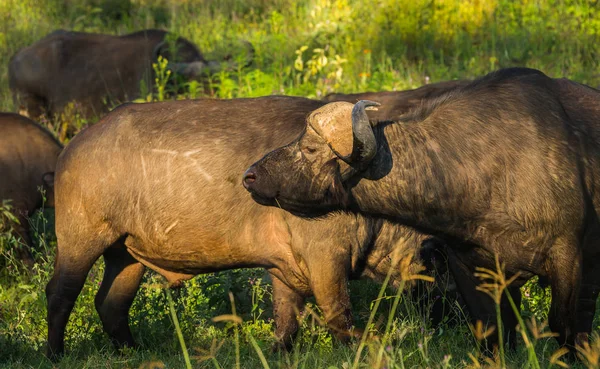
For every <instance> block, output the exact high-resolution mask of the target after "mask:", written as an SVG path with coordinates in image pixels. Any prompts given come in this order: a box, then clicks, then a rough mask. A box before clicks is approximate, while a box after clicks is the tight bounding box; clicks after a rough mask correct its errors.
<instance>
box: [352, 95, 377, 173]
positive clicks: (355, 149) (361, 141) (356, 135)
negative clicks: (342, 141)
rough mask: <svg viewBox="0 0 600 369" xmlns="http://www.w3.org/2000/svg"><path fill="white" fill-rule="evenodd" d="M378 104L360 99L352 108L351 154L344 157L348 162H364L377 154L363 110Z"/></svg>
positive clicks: (365, 113)
mask: <svg viewBox="0 0 600 369" xmlns="http://www.w3.org/2000/svg"><path fill="white" fill-rule="evenodd" d="M380 105H381V104H380V103H377V102H374V101H369V100H360V101H359V102H357V103H356V104H355V105H354V107H353V108H352V138H353V145H352V154H350V157H347V158H344V161H345V162H347V163H348V164H354V165H356V164H359V165H363V164H366V163H368V162H370V161H371V159H373V158H374V157H375V154H377V140H376V139H375V134H374V133H373V128H372V127H371V123H370V122H369V117H368V116H367V112H366V111H365V110H366V109H368V108H369V107H375V106H380Z"/></svg>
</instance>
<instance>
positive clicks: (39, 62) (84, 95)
mask: <svg viewBox="0 0 600 369" xmlns="http://www.w3.org/2000/svg"><path fill="white" fill-rule="evenodd" d="M249 46H250V45H249ZM173 51H175V54H173ZM158 56H163V57H165V58H167V59H168V60H169V61H170V65H169V68H170V69H171V70H173V71H174V72H176V73H178V74H180V75H183V77H184V78H185V79H187V80H192V79H196V78H200V77H205V76H206V74H207V73H208V74H210V73H215V72H217V71H219V70H221V68H222V65H221V63H220V62H218V61H208V60H206V59H205V58H204V56H203V55H202V53H201V52H200V50H198V48H197V47H196V46H195V45H194V44H192V43H191V42H190V41H188V40H186V39H184V38H182V37H177V38H175V40H174V42H169V35H168V33H167V32H166V31H162V30H156V29H148V30H143V31H139V32H135V33H131V34H128V35H124V36H113V35H104V34H95V33H83V32H70V31H65V30H58V31H54V32H52V33H50V34H49V35H48V36H46V37H44V38H43V39H41V40H39V41H37V42H36V43H34V44H33V45H31V46H28V47H25V48H23V49H21V50H20V51H18V52H17V53H16V54H15V55H14V56H13V57H12V58H11V60H10V63H9V84H10V88H11V90H12V92H13V97H14V100H15V105H17V107H19V109H21V110H22V111H24V112H25V113H26V114H27V115H28V116H30V117H32V118H37V117H39V116H41V115H46V116H47V117H48V118H53V117H54V115H55V114H58V113H60V112H61V111H63V109H64V108H65V107H66V106H67V104H69V103H70V102H76V103H78V105H79V106H78V109H79V110H80V111H81V112H82V113H83V115H84V116H86V117H93V116H100V115H102V114H103V113H105V112H107V111H108V109H109V108H111V107H112V106H114V105H116V104H118V103H122V102H125V101H130V100H133V99H135V98H137V97H139V95H140V90H141V88H142V83H143V84H144V85H145V86H146V87H147V88H148V89H150V90H151V89H152V86H153V84H154V77H153V73H154V72H153V69H152V63H155V62H156V60H157V58H158ZM233 65H234V63H229V65H228V67H233Z"/></svg>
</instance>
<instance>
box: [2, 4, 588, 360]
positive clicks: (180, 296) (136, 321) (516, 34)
mask: <svg viewBox="0 0 600 369" xmlns="http://www.w3.org/2000/svg"><path fill="white" fill-rule="evenodd" d="M151 27H157V28H166V29H169V30H171V31H173V32H175V33H177V34H178V35H180V36H183V37H186V38H188V39H190V40H192V41H193V42H195V43H196V44H197V45H198V46H199V47H200V48H201V50H202V51H203V52H204V53H205V54H207V56H209V57H211V58H220V57H222V56H223V55H226V54H228V53H229V52H230V49H231V48H232V47H233V50H234V54H236V55H237V54H241V50H242V49H243V47H241V45H239V43H237V42H236V41H237V40H239V39H246V40H248V41H250V42H252V43H253V45H254V46H255V48H256V58H255V63H254V65H253V66H252V67H251V68H248V69H245V70H239V71H235V72H232V73H222V74H220V75H218V76H215V78H214V81H213V84H212V86H211V88H212V94H213V95H214V96H216V97H221V98H230V97H246V96H261V95H269V94H289V95H300V96H308V97H314V98H318V97H320V96H323V95H325V94H327V93H329V92H334V91H338V92H339V91H341V92H358V91H364V90H394V89H396V90H400V89H408V88H415V87H418V86H420V85H422V84H424V83H428V82H436V81H442V80H448V79H457V78H474V77H477V76H480V75H482V74H484V73H487V72H489V71H491V70H494V69H497V68H499V67H507V66H517V65H521V66H528V67H533V68H538V69H541V70H542V71H544V72H545V73H547V74H549V75H550V76H553V77H569V78H572V79H574V80H576V81H579V82H583V83H586V84H589V85H591V86H593V87H598V86H599V85H600V69H599V63H600V62H599V60H600V55H599V47H600V46H599V45H600V42H599V41H600V40H599V38H600V6H599V5H598V2H597V1H585V0H571V1H567V0H525V1H521V2H513V1H510V0H468V1H460V0H445V1H442V0H404V1H401V0H377V1H358V0H305V1H292V0H248V1H243V0H222V1H210V0H172V1H166V0H132V1H131V2H128V1H119V0H68V1H67V0H65V1H62V0H0V51H1V52H0V110H2V111H12V110H14V108H15V107H14V106H13V102H12V98H11V96H10V91H9V90H8V76H7V65H8V60H9V58H10V56H11V55H12V54H14V53H15V52H16V51H17V50H18V49H20V48H22V47H24V46H26V45H28V44H31V43H32V42H34V41H36V40H38V39H39V38H41V37H43V36H44V35H46V34H47V33H49V32H51V31H53V30H55V29H57V28H66V29H72V30H77V31H89V32H105V33H113V34H123V33H128V32H132V31H135V30H139V29H142V28H151ZM67 83H68V82H67ZM200 91H201V89H200V88H199V87H198V86H197V85H195V84H191V85H189V86H187V88H186V93H185V94H184V95H181V96H179V97H178V98H185V97H197V96H200ZM166 93H167V95H166V96H160V98H161V99H162V98H163V97H164V98H167V99H168V98H174V97H175V96H172V95H171V96H169V95H168V94H169V91H166ZM158 98H159V96H157V95H156V94H154V95H152V96H150V97H149V99H158ZM76 118H77V117H75V116H73V115H69V114H67V115H66V116H65V117H63V119H64V120H72V119H76ZM81 123H85V122H78V124H81ZM0 213H1V212H0ZM45 214H46V216H45V217H39V216H38V217H34V219H32V222H34V223H35V225H36V227H35V228H36V229H38V230H39V232H38V233H39V235H38V236H39V237H36V238H37V239H40V240H41V242H40V245H39V247H38V249H37V250H38V251H37V255H36V260H37V261H38V265H37V267H36V270H35V271H34V273H32V274H29V273H25V272H23V271H22V270H20V269H19V266H18V263H17V262H16V261H15V258H14V256H13V253H14V247H16V246H15V245H16V241H15V240H14V238H13V236H11V234H10V232H9V230H4V231H0V232H3V233H0V246H1V250H2V253H3V256H1V257H0V367H2V368H5V367H6V368H21V367H23V368H29V367H34V368H46V367H47V368H51V367H53V365H52V364H51V363H50V362H49V361H47V360H46V359H45V357H44V355H43V351H44V348H45V347H44V346H45V340H46V328H47V326H46V318H45V316H46V300H45V295H44V288H45V284H46V283H47V281H48V279H49V278H50V276H51V273H52V263H53V259H54V257H53V255H54V253H55V247H56V244H55V241H54V239H53V235H52V232H51V230H52V228H53V227H52V212H46V213H45ZM46 218H48V219H49V222H48V223H46V222H45V219H46ZM42 235H45V236H43V237H42ZM46 236H47V237H46ZM101 275H102V264H101V263H99V264H98V265H97V266H96V267H95V268H94V270H93V271H92V272H91V273H90V276H89V278H88V283H87V284H86V286H85V288H84V290H83V292H82V294H81V296H80V297H79V300H78V302H77V305H76V307H75V310H74V313H73V315H72V316H71V320H70V323H69V325H68V330H67V356H66V357H65V358H64V359H63V360H62V361H61V362H60V363H59V364H58V367H60V368H80V367H86V368H87V367H90V368H92V367H93V368H96V367H102V368H123V367H126V368H138V367H145V368H151V367H166V368H179V367H185V362H184V358H183V355H182V352H181V346H180V342H179V340H178V335H177V332H176V330H175V328H174V324H173V322H172V320H171V315H170V314H171V312H170V309H169V303H168V300H167V297H166V295H165V292H164V291H163V290H162V288H161V287H160V286H161V285H162V279H161V278H160V277H158V276H156V275H154V274H151V273H148V274H147V275H146V277H145V281H144V283H143V286H142V288H141V289H140V291H139V293H138V297H137V298H136V301H135V303H134V306H133V308H132V311H131V324H132V329H133V331H134V336H135V337H136V339H137V340H138V342H140V343H141V344H142V348H141V349H140V350H138V351H128V352H124V353H118V352H115V350H114V349H113V348H112V347H111V346H110V344H109V341H108V339H107V337H106V336H105V335H104V333H103V332H102V329H101V325H100V321H99V318H98V316H97V314H96V312H95V309H94V307H93V305H94V304H93V298H94V294H95V291H96V290H97V288H98V285H99V282H100V278H101ZM263 276H264V273H263V272H262V271H260V270H245V271H232V272H223V273H218V274H214V275H204V276H199V277H197V278H195V279H193V280H191V281H190V282H188V283H187V284H186V285H185V287H184V288H182V289H181V290H178V291H174V292H173V299H174V306H175V312H176V313H177V316H178V320H179V324H180V327H181V334H182V337H183V339H184V340H185V343H186V346H187V348H188V350H189V353H190V356H191V363H192V366H193V367H197V368H235V367H237V366H238V363H237V362H236V347H237V346H236V345H237V344H239V350H240V363H239V367H241V368H263V367H265V362H266V364H267V365H268V366H269V367H271V368H352V366H353V363H354V362H355V361H356V362H357V363H358V364H359V365H358V366H359V367H360V368H372V367H374V366H375V365H376V363H377V362H379V363H380V367H382V368H383V367H386V368H417V367H431V368H446V367H448V368H457V367H466V366H473V367H475V366H476V365H475V363H477V361H473V359H472V358H471V357H470V356H469V355H473V356H475V357H478V349H477V340H476V339H475V338H474V335H473V334H472V333H471V332H470V330H469V328H468V324H467V322H466V321H464V319H463V320H462V321H459V322H452V323H453V324H445V325H442V326H441V327H440V329H438V330H432V329H431V328H430V327H429V326H428V325H427V323H425V322H423V320H422V318H420V315H419V314H417V313H416V312H415V308H414V306H413V304H411V303H410V302H409V301H408V300H407V299H405V298H402V299H401V300H400V304H399V311H398V313H396V314H393V315H392V319H391V320H389V322H390V323H389V329H387V331H386V329H385V327H386V325H387V322H388V316H389V315H390V312H391V311H392V310H393V302H394V293H393V291H387V290H385V291H384V292H385V297H386V298H385V299H383V300H382V304H381V307H380V308H379V310H378V311H377V312H373V313H372V308H373V306H374V304H373V300H374V299H375V298H376V297H377V291H378V289H379V287H377V286H375V285H374V284H372V283H371V282H367V281H361V282H355V283H353V284H352V285H351V291H352V303H353V308H354V316H355V320H356V324H357V325H358V326H364V325H365V324H366V322H367V321H368V319H369V317H370V316H371V315H372V317H373V322H374V327H375V328H376V330H377V331H378V332H379V333H378V337H376V338H374V339H371V340H367V341H366V346H365V349H364V350H361V356H360V357H359V358H358V360H356V355H357V352H358V351H359V350H358V345H356V344H355V345H351V346H342V345H340V344H338V343H337V342H335V340H333V339H332V338H331V337H330V336H329V335H328V333H327V332H326V330H325V329H323V328H322V327H321V326H319V324H317V323H316V321H317V319H315V318H314V317H313V316H311V315H307V316H306V317H305V320H304V323H303V325H302V331H301V333H300V337H299V340H298V346H297V347H296V350H295V351H294V352H292V353H290V354H281V353H271V351H270V346H271V345H272V344H273V342H274V339H273V335H272V331H273V326H272V321H271V319H270V318H271V316H270V314H271V313H270V310H271V303H270V289H269V288H270V287H269V285H268V281H266V280H262V279H261V278H262V277H263ZM258 281H260V282H259V283H257V282H258ZM229 292H232V294H233V296H234V301H235V306H236V308H237V312H238V315H239V316H240V317H241V318H242V319H243V323H242V324H241V325H239V326H236V325H234V324H233V323H231V322H229V323H227V322H219V323H215V322H213V321H212V318H214V317H216V316H220V315H223V314H231V311H232V305H231V303H230V300H229ZM524 293H525V301H524V303H523V306H522V308H523V309H522V315H523V317H524V318H525V320H526V321H529V320H530V319H531V318H532V319H534V321H536V322H537V324H542V323H541V322H543V321H544V320H545V319H546V314H547V309H548V304H549V294H548V291H545V290H542V289H541V288H539V287H538V286H537V285H536V284H534V283H530V284H528V285H527V286H526V287H525V288H524ZM595 326H596V327H597V323H596V325H595ZM236 329H239V331H238V335H236V334H235V332H236ZM534 332H536V330H534ZM544 332H546V333H547V330H546V331H544ZM533 336H534V334H533V333H532V331H531V330H530V331H529V336H528V337H529V339H531V340H532V343H531V345H532V346H529V347H530V348H533V349H534V350H535V351H528V348H527V347H526V346H527V345H526V344H525V342H524V341H520V344H519V349H518V350H517V351H516V352H508V353H507V354H506V365H507V367H510V368H524V367H531V368H536V367H544V368H546V367H557V366H556V365H553V364H552V363H551V361H552V360H553V359H552V354H553V353H554V352H555V351H556V349H557V348H558V347H557V345H556V343H555V341H554V340H553V339H552V338H547V337H543V336H542V337H538V338H537V339H533ZM236 337H238V339H237V340H236ZM384 337H385V339H386V340H388V341H387V342H388V343H387V344H385V345H383V346H382V343H381V342H382V341H381V340H382V339H384ZM259 351H260V352H262V354H263V355H264V359H265V361H264V362H263V360H262V358H261V355H260V354H259ZM590 352H591V353H592V354H593V353H599V352H600V348H598V347H595V348H593V349H591V350H590ZM532 353H533V356H532ZM592 356H593V355H592ZM380 358H383V361H379V360H380ZM595 360H597V359H595ZM579 365H580V366H583V364H579ZM597 365H598V364H597V362H596V363H594V365H591V364H590V365H589V367H598V366H597Z"/></svg>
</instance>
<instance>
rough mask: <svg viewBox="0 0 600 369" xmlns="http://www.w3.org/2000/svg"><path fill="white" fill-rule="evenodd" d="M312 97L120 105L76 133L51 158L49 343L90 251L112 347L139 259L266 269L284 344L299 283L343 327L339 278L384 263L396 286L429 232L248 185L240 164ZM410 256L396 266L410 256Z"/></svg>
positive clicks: (60, 332) (297, 121)
mask: <svg viewBox="0 0 600 369" xmlns="http://www.w3.org/2000/svg"><path fill="white" fill-rule="evenodd" d="M323 105H324V103H323V102H320V101H315V100H309V99H304V98H294V97H264V98H256V99H237V100H209V99H207V100H195V101H193V100H189V101H177V102H166V103H153V104H130V105H125V106H122V107H119V108H117V109H116V110H114V111H113V112H111V113H109V114H108V115H107V116H106V117H104V118H103V119H102V120H101V121H100V123H99V124H97V125H94V126H92V127H90V128H88V129H86V130H84V131H83V132H81V133H80V134H78V135H77V136H76V137H75V138H74V139H73V140H72V141H71V142H70V143H69V145H68V146H67V148H66V149H65V151H64V153H63V154H62V155H61V157H60V159H59V162H58V165H57V170H56V204H57V207H56V235H57V239H58V256H57V259H56V264H55V269H54V276H53V277H52V279H51V281H50V282H49V283H48V286H47V289H46V294H47V298H48V343H49V348H48V349H49V351H48V352H49V355H56V354H60V353H62V352H63V348H64V346H63V341H64V332H65V326H66V324H67V320H68V318H69V315H70V312H71V309H72V308H73V304H74V303H75V300H76V299H77V296H78V295H79V292H80V290H81V288H82V286H83V283H84V282H85V279H86V276H87V274H88V271H89V270H90V268H91V267H92V265H93V264H94V262H95V261H96V260H97V259H98V258H99V257H100V256H104V261H105V263H106V271H105V275H104V279H103V281H102V286H101V287H100V290H99V292H98V294H97V296H96V309H97V310H98V313H99V315H100V318H101V320H102V323H103V325H104V330H105V331H106V332H107V333H108V334H109V336H110V338H111V339H112V340H113V342H114V343H115V344H116V345H117V346H125V345H133V344H134V341H133V337H132V336H131V333H130V329H129V325H128V311H129V308H130V306H131V303H132V301H133V299H134V297H135V294H136V291H137V290H138V287H139V284H140V280H141V278H142V275H143V273H144V270H145V269H146V267H148V268H150V269H152V270H154V271H156V272H158V273H160V274H161V275H163V276H164V277H165V278H166V279H167V280H168V282H169V283H170V285H178V284H180V283H181V282H182V281H184V280H187V279H189V278H192V277H193V276H194V275H197V274H200V273H209V272H215V271H219V270H225V269H232V268H243V267H262V268H265V269H267V270H268V272H269V273H270V275H271V277H272V280H273V301H274V302H273V304H274V316H275V322H276V332H275V335H276V337H277V338H278V340H279V341H280V342H281V344H282V345H284V346H286V347H289V346H290V342H291V340H292V338H293V337H294V335H295V333H296V331H297V329H298V323H297V321H296V317H295V316H296V312H297V311H298V310H300V309H301V308H302V306H303V304H304V298H305V297H306V296H309V295H314V296H315V298H316V301H317V304H318V305H319V306H320V308H321V309H322V311H323V314H324V316H325V318H326V320H327V322H328V325H329V327H330V328H331V329H332V331H333V332H334V333H335V334H336V335H337V336H338V337H339V338H340V339H343V340H345V339H347V338H348V333H349V331H350V329H351V322H352V320H351V316H350V302H349V296H348V289H347V282H348V279H350V278H357V277H360V276H365V277H369V278H373V279H375V280H379V281H381V280H383V279H384V278H385V276H386V275H387V273H388V271H390V268H392V272H393V273H392V279H391V283H392V285H394V286H398V285H399V283H400V281H401V280H402V275H401V273H402V271H401V268H400V267H399V265H400V263H401V262H402V261H403V260H406V259H405V258H406V257H407V256H412V255H413V254H414V253H415V252H417V251H420V247H421V243H422V241H424V240H426V239H429V240H431V238H430V237H429V236H426V235H423V234H420V233H417V232H414V231H412V230H410V229H409V228H405V227H401V226H396V225H393V224H392V223H390V222H387V221H382V220H377V219H371V218H369V217H364V216H360V215H354V214H336V215H332V216H331V217H328V218H327V219H324V220H321V221H310V220H305V219H302V218H299V217H296V216H293V215H291V214H289V213H287V212H285V211H283V210H280V209H276V208H269V207H264V206H260V205H258V204H256V203H255V202H254V201H252V199H251V198H250V197H249V196H247V194H246V192H245V191H244V189H243V188H242V187H241V186H240V182H239V181H240V177H241V175H242V173H243V171H244V169H245V168H247V166H248V165H250V164H251V163H252V162H254V161H255V160H257V159H258V158H260V156H261V155H262V153H263V152H265V151H269V150H271V149H273V148H275V147H278V146H280V145H282V144H283V143H284V142H288V141H290V140H292V139H293V138H294V137H296V136H298V135H299V134H300V133H301V132H302V130H303V129H304V120H305V117H306V115H307V114H308V113H309V112H310V111H312V110H314V109H317V108H319V107H321V106H323ZM417 257H418V255H417ZM417 259H418V258H416V259H415V260H417ZM410 265H411V267H410V270H405V271H404V272H407V273H408V272H412V273H414V272H415V271H416V269H418V266H419V262H418V260H417V261H416V262H414V263H412V264H410ZM405 275H406V274H405Z"/></svg>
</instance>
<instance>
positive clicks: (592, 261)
mask: <svg viewBox="0 0 600 369" xmlns="http://www.w3.org/2000/svg"><path fill="white" fill-rule="evenodd" d="M599 262H600V260H599V255H593V256H586V257H585V258H584V260H583V265H582V268H583V269H582V283H581V288H580V290H579V298H578V299H577V314H576V316H577V318H576V319H577V320H576V323H575V324H576V325H575V329H576V333H577V337H576V342H575V343H578V344H583V342H585V341H587V340H588V338H589V337H588V336H589V334H590V333H591V332H592V323H593V321H594V314H595V312H596V300H597V299H598V293H599V292H600V273H598V271H597V270H596V267H597V265H598V263H599Z"/></svg>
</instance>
